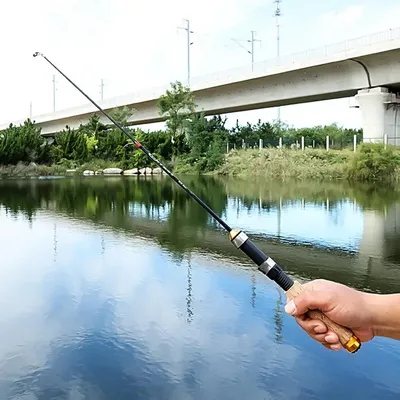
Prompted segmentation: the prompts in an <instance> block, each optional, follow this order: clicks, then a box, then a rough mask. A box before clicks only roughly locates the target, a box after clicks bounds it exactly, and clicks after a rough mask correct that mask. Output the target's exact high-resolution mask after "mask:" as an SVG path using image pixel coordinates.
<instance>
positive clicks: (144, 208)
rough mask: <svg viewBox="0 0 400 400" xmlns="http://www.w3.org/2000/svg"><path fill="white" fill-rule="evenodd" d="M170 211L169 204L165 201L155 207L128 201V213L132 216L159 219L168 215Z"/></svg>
mask: <svg viewBox="0 0 400 400" xmlns="http://www.w3.org/2000/svg"><path fill="white" fill-rule="evenodd" d="M170 213H171V204H169V203H166V204H165V205H163V206H160V207H155V206H152V205H150V206H148V205H147V204H143V203H139V202H134V201H132V202H130V203H129V215H130V216H131V217H133V218H135V217H142V218H150V219H157V220H158V219H160V220H165V219H166V218H168V215H169V214H170Z"/></svg>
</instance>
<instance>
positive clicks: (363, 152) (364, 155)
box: [347, 143, 400, 181]
mask: <svg viewBox="0 0 400 400" xmlns="http://www.w3.org/2000/svg"><path fill="white" fill-rule="evenodd" d="M399 166H400V159H399V156H397V155H396V154H395V153H394V150H393V148H392V147H391V146H388V147H387V148H386V149H385V146H384V145H383V144H372V143H363V144H362V145H361V146H360V147H359V149H358V151H357V152H356V154H355V155H354V157H353V159H352V161H351V163H350V165H349V168H348V172H347V176H348V178H349V179H350V180H357V181H377V180H380V181H390V180H392V179H393V178H394V176H395V173H396V170H397V168H399Z"/></svg>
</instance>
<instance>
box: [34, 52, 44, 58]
mask: <svg viewBox="0 0 400 400" xmlns="http://www.w3.org/2000/svg"><path fill="white" fill-rule="evenodd" d="M41 55H43V54H42V53H39V52H38V51H36V52H35V53H33V57H37V56H41Z"/></svg>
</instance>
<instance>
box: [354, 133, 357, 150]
mask: <svg viewBox="0 0 400 400" xmlns="http://www.w3.org/2000/svg"><path fill="white" fill-rule="evenodd" d="M356 151H357V135H354V153H355V152H356Z"/></svg>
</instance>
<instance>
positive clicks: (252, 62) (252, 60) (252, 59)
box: [248, 31, 261, 72]
mask: <svg viewBox="0 0 400 400" xmlns="http://www.w3.org/2000/svg"><path fill="white" fill-rule="evenodd" d="M255 34H256V31H251V40H248V42H251V71H252V72H253V71H254V42H261V40H259V39H255Z"/></svg>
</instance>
